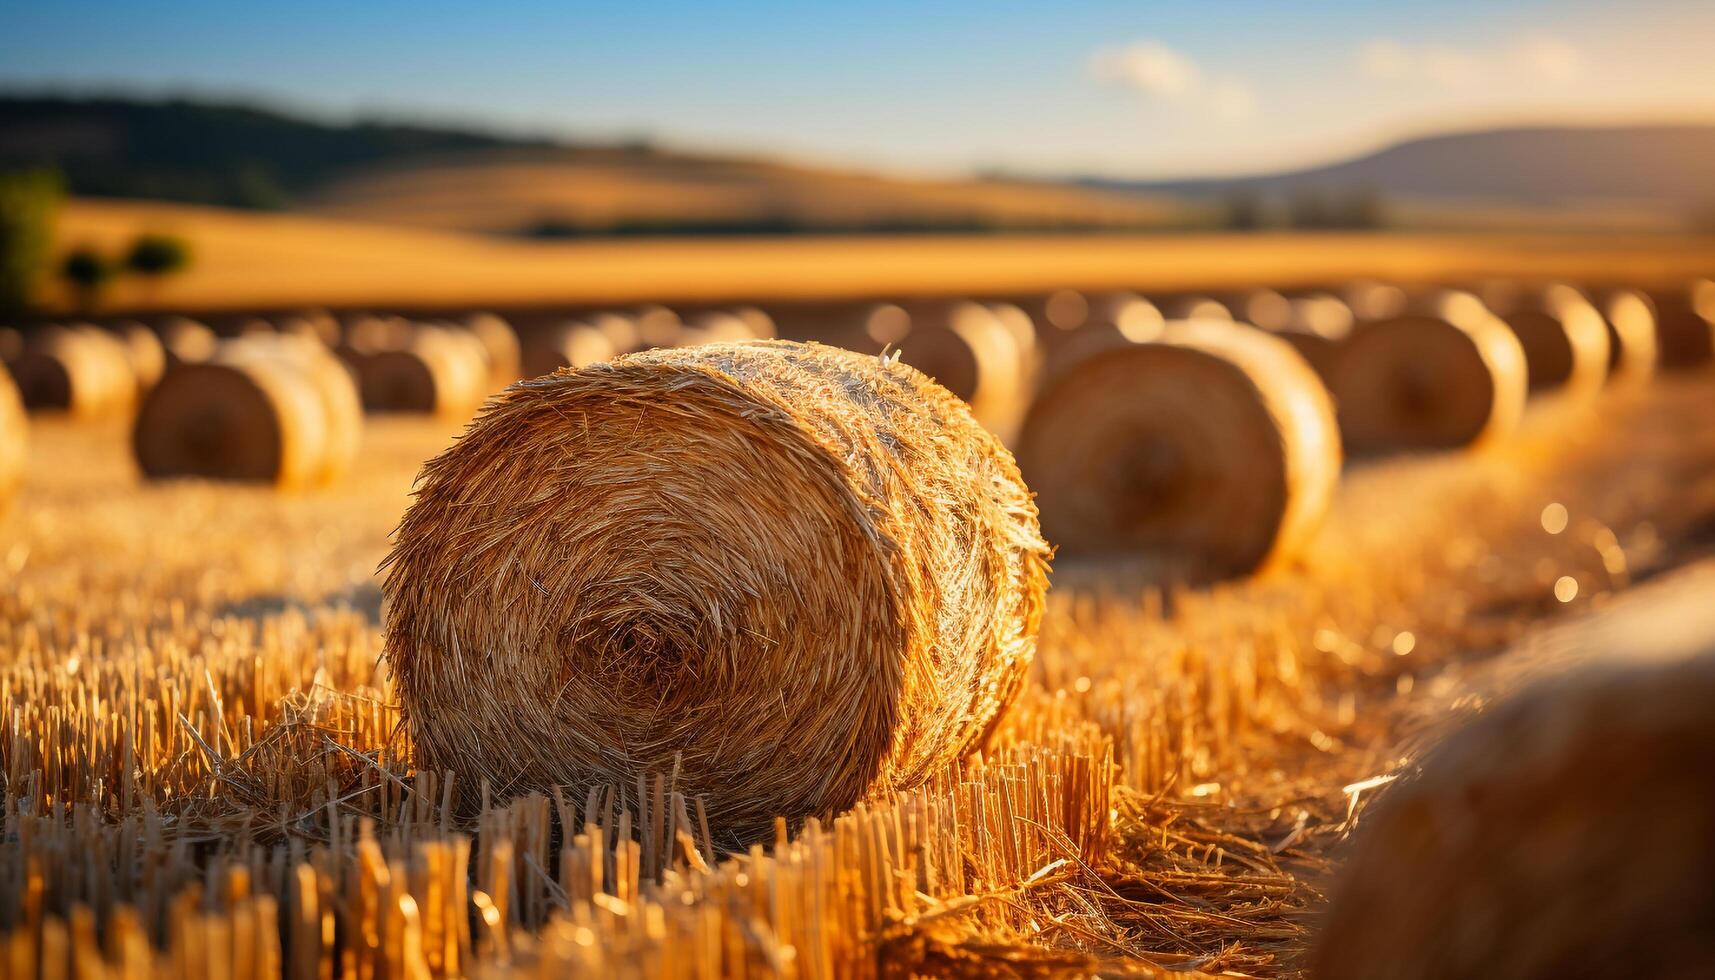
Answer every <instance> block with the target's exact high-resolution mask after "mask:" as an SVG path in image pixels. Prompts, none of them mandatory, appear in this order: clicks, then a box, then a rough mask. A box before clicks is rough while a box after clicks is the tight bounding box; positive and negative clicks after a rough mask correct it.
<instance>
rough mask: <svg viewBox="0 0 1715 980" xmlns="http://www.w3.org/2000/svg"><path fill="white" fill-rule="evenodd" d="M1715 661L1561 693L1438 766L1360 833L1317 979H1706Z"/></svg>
mask: <svg viewBox="0 0 1715 980" xmlns="http://www.w3.org/2000/svg"><path fill="white" fill-rule="evenodd" d="M1712 655H1715V650H1710V651H1707V652H1706V653H1705V654H1704V655H1703V656H1702V657H1700V658H1696V659H1693V660H1690V661H1686V662H1681V663H1676V664H1672V665H1670V666H1665V667H1653V666H1652V667H1647V668H1636V667H1632V668H1615V667H1612V666H1607V667H1601V668H1596V669H1593V670H1590V671H1588V672H1586V673H1583V674H1578V675H1574V676H1572V677H1569V678H1561V679H1556V680H1553V681H1550V682H1548V683H1547V684H1546V685H1543V686H1539V687H1537V688H1535V689H1533V690H1531V691H1528V692H1527V693H1525V694H1524V695H1523V696H1521V697H1518V698H1516V699H1514V700H1513V701H1511V702H1509V703H1507V704H1504V705H1502V706H1501V707H1498V708H1496V709H1494V710H1493V711H1492V712H1490V713H1489V714H1488V715H1485V716H1484V717H1482V718H1480V719H1479V720H1478V721H1476V722H1475V723H1473V724H1472V725H1470V726H1469V727H1468V728H1467V729H1465V730H1464V731H1462V732H1460V733H1457V734H1455V735H1454V736H1453V737H1451V738H1450V739H1449V740H1448V741H1447V742H1445V743H1443V744H1442V745H1441V746H1439V747H1438V748H1437V749H1435V750H1434V751H1433V752H1431V753H1430V755H1429V756H1428V757H1427V758H1426V759H1425V761H1424V763H1423V768H1422V771H1421V773H1420V774H1419V775H1418V776H1417V777H1416V778H1411V779H1407V780H1404V781H1402V782H1400V783H1396V784H1395V785H1393V786H1392V787H1389V789H1388V790H1387V791H1386V795H1384V796H1383V798H1382V799H1381V800H1380V802H1378V803H1377V804H1376V805H1375V807H1374V809H1373V810H1372V811H1371V812H1370V813H1368V814H1367V815H1366V822H1365V823H1364V824H1362V825H1361V826H1360V836H1359V840H1358V843H1357V846H1356V848H1355V851H1354V853H1353V855H1352V857H1351V860H1350V862H1349V863H1348V865H1347V866H1346V868H1345V870H1344V873H1343V875H1342V877H1341V879H1340V881H1339V883H1338V886H1337V887H1336V889H1335V892H1334V897H1333V902H1332V906H1331V909H1330V913H1329V916H1328V920H1327V923H1326V927H1325V928H1324V930H1323V933H1322V936H1321V938H1320V940H1319V949H1318V952H1317V954H1316V959H1315V964H1314V975H1316V976H1318V977H1321V978H1323V980H1344V978H1348V977H1350V978H1359V977H1366V978H1367V977H1380V976H1386V977H1398V978H1402V980H1412V978H1419V977H1421V978H1429V977H1479V976H1480V977H1493V978H1497V980H1509V978H1549V977H1574V976H1577V977H1668V976H1707V975H1708V974H1709V971H1710V970H1711V969H1715V833H1711V832H1710V828H1711V827H1715V787H1712V786H1711V784H1710V781H1709V759H1710V757H1711V756H1712V755H1715V714H1712V713H1711V712H1710V711H1709V704H1710V701H1711V699H1715V658H1712Z"/></svg>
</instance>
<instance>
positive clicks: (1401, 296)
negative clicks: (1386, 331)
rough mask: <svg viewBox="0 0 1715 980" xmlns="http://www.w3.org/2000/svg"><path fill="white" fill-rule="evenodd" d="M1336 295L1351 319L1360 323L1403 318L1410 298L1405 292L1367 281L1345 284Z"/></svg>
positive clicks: (1380, 283)
mask: <svg viewBox="0 0 1715 980" xmlns="http://www.w3.org/2000/svg"><path fill="white" fill-rule="evenodd" d="M1338 295H1339V297H1340V299H1342V300H1344V301H1345V303H1346V306H1347V307H1349V308H1350V309H1351V311H1352V316H1353V318H1354V319H1356V320H1357V321H1358V322H1360V323H1367V322H1369V321H1371V320H1391V319H1393V318H1394V317H1396V316H1404V315H1405V313H1406V312H1407V307H1408V306H1409V305H1410V298H1409V297H1408V296H1407V295H1406V292H1405V290H1403V289H1401V288H1400V287H1398V286H1395V285H1391V284H1389V283H1384V282H1375V281H1373V280H1369V279H1359V280H1355V281H1353V282H1349V283H1346V284H1345V285H1344V286H1342V287H1340V289H1339V290H1338Z"/></svg>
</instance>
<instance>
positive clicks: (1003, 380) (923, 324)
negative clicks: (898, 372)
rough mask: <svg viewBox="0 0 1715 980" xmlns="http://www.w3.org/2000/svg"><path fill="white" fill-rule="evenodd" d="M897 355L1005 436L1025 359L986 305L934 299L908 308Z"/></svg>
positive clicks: (1021, 398) (1025, 385) (1019, 397)
mask: <svg viewBox="0 0 1715 980" xmlns="http://www.w3.org/2000/svg"><path fill="white" fill-rule="evenodd" d="M899 357H900V359H901V360H903V361H904V362H905V363H907V364H909V365H911V366H912V367H914V368H916V369H917V370H919V371H922V372H923V373H924V374H926V375H928V376H929V377H931V378H933V379H934V380H935V381H937V382H939V383H940V385H941V386H942V387H944V388H946V389H947V390H948V391H950V392H952V393H953V394H954V395H956V396H958V397H959V398H960V399H962V400H963V401H964V402H965V403H966V404H967V405H969V406H970V407H971V414H973V415H975V416H976V418H977V421H979V422H981V423H982V424H983V425H985V426H987V427H988V429H989V431H991V432H994V433H997V434H999V435H1000V436H1001V437H1002V438H1003V439H1005V438H1010V437H1011V435H1012V433H1013V431H1014V430H1015V429H1016V428H1017V426H1018V419H1019V418H1020V416H1021V415H1022V414H1023V411H1024V402H1025V399H1026V398H1027V397H1028V394H1029V378H1028V364H1027V362H1026V360H1025V356H1024V353H1023V352H1022V351H1020V350H1019V348H1018V343H1017V341H1015V340H1013V338H1012V332H1011V331H1010V330H1008V329H1007V328H1006V327H1005V326H1004V325H1002V323H1001V322H1000V320H999V319H997V318H996V317H995V315H994V314H993V313H992V312H990V311H989V310H988V309H987V308H986V307H984V306H982V305H980V304H978V303H971V302H964V301H960V302H955V303H936V304H928V305H924V306H920V307H917V308H916V309H913V310H912V311H911V330H910V332H908V333H907V334H906V335H905V337H904V338H903V339H902V340H900V341H899Z"/></svg>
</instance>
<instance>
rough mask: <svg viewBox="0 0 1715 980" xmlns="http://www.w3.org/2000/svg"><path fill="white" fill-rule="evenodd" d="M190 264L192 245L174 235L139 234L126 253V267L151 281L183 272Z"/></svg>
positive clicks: (157, 280)
mask: <svg viewBox="0 0 1715 980" xmlns="http://www.w3.org/2000/svg"><path fill="white" fill-rule="evenodd" d="M190 264H191V249H190V246H189V245H187V244H186V243H185V240H184V239H182V238H177V237H174V236H172V235H149V234H144V235H138V236H137V238H136V239H135V240H134V241H132V242H131V250H130V251H128V252H126V253H125V268H126V269H128V270H129V271H131V272H134V273H136V274H137V275H140V276H142V277H143V278H145V279H147V280H149V281H150V282H159V281H160V280H161V278H162V277H164V276H169V275H172V274H173V273H175V272H182V271H183V270H184V268H185V267H186V266H188V265H190Z"/></svg>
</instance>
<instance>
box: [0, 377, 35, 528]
mask: <svg viewBox="0 0 1715 980" xmlns="http://www.w3.org/2000/svg"><path fill="white" fill-rule="evenodd" d="M29 434H30V422H29V418H28V417H27V416H26V415H25V414H24V400H23V399H22V398H20V397H18V387H17V386H16V385H14V384H13V383H12V374H11V372H9V371H7V370H6V368H5V367H3V366H0V512H3V511H4V510H5V508H6V505H7V504H8V503H9V502H10V501H11V499H12V494H13V493H14V492H16V491H17V489H18V484H20V483H22V482H23V481H24V467H25V465H26V464H27V463H28V462H29V459H28V454H29Z"/></svg>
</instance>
